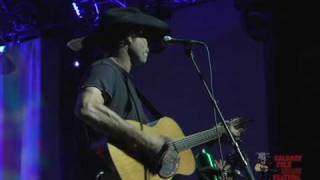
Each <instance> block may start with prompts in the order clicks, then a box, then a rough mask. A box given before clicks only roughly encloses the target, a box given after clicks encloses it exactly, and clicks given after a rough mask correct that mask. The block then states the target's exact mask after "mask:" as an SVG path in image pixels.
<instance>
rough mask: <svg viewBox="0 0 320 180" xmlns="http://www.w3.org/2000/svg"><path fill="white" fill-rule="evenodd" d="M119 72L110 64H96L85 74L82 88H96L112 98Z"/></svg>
mask: <svg viewBox="0 0 320 180" xmlns="http://www.w3.org/2000/svg"><path fill="white" fill-rule="evenodd" d="M116 76H117V72H116V71H115V69H114V68H113V67H112V66H111V65H109V64H102V63H100V64H94V65H92V66H91V67H90V69H89V70H88V71H87V73H86V74H85V76H84V78H83V81H82V83H81V86H80V88H81V89H82V88H86V87H96V88H98V89H99V90H100V91H102V92H103V93H106V94H108V95H109V97H111V98H112V96H113V92H114V89H115V80H116Z"/></svg>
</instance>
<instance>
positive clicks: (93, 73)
mask: <svg viewBox="0 0 320 180" xmlns="http://www.w3.org/2000/svg"><path fill="white" fill-rule="evenodd" d="M86 87H96V88H98V89H99V90H100V91H101V92H102V95H103V97H104V100H105V105H106V106H107V107H109V108H110V109H111V110H113V111H114V112H116V113H117V114H118V115H119V116H120V117H122V118H123V119H126V120H135V121H140V122H143V123H146V122H148V119H147V116H146V115H145V113H144V109H143V106H142V103H141V101H140V98H139V97H138V95H137V92H136V90H135V87H134V85H133V83H132V80H131V77H130V75H129V74H128V73H127V72H125V71H124V70H123V69H122V68H121V67H119V66H118V65H117V64H116V63H114V62H113V61H112V60H111V59H108V58H106V59H101V60H98V61H96V62H95V63H93V64H92V65H91V66H90V67H89V69H88V71H87V72H86V73H85V75H84V77H83V79H82V83H81V84H80V88H81V89H83V88H86ZM82 129H83V130H82V131H85V133H84V134H85V136H84V137H85V138H84V139H85V140H84V141H85V144H86V145H85V146H86V149H87V150H86V151H85V152H84V155H83V156H82V158H83V161H84V162H83V164H82V165H81V166H82V169H83V171H82V173H83V174H85V175H81V180H82V179H85V180H87V179H92V177H93V176H94V175H96V174H97V173H98V172H99V171H100V170H102V171H104V172H105V175H106V177H107V178H106V179H108V180H113V179H119V178H118V175H117V173H116V172H115V169H114V166H113V164H112V163H111V159H110V156H109V154H108V152H107V151H105V148H106V146H105V144H106V142H107V139H106V135H104V134H100V133H98V132H97V131H95V130H94V129H92V128H90V127H89V126H87V125H85V126H84V128H82ZM82 141H83V140H82ZM101 151H103V155H102V156H99V157H97V154H98V155H101ZM97 152H98V153H97ZM84 156H85V157H84ZM85 171H86V172H85ZM87 177H89V178H87Z"/></svg>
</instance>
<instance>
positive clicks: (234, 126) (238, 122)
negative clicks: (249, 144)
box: [227, 117, 245, 138]
mask: <svg viewBox="0 0 320 180" xmlns="http://www.w3.org/2000/svg"><path fill="white" fill-rule="evenodd" d="M244 121H245V120H244V119H243V118H241V117H235V118H232V119H231V120H230V121H228V122H227V124H228V125H229V128H230V131H231V133H232V134H233V135H234V136H235V137H236V138H240V135H241V133H242V132H244V131H245V126H244V123H245V122H244Z"/></svg>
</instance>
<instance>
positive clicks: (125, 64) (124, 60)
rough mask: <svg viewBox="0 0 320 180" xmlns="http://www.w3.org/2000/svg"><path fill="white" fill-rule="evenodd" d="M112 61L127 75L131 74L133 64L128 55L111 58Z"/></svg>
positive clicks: (122, 54)
mask: <svg viewBox="0 0 320 180" xmlns="http://www.w3.org/2000/svg"><path fill="white" fill-rule="evenodd" d="M110 59H111V60H112V61H113V62H115V63H116V64H117V65H118V66H119V67H120V68H122V69H123V70H124V71H126V72H127V73H130V71H131V68H132V63H131V60H130V57H129V55H128V54H125V53H119V54H118V55H117V56H111V57H110Z"/></svg>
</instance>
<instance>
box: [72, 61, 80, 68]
mask: <svg viewBox="0 0 320 180" xmlns="http://www.w3.org/2000/svg"><path fill="white" fill-rule="evenodd" d="M73 66H74V67H76V68H79V67H80V62H79V61H78V60H75V61H74V62H73Z"/></svg>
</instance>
